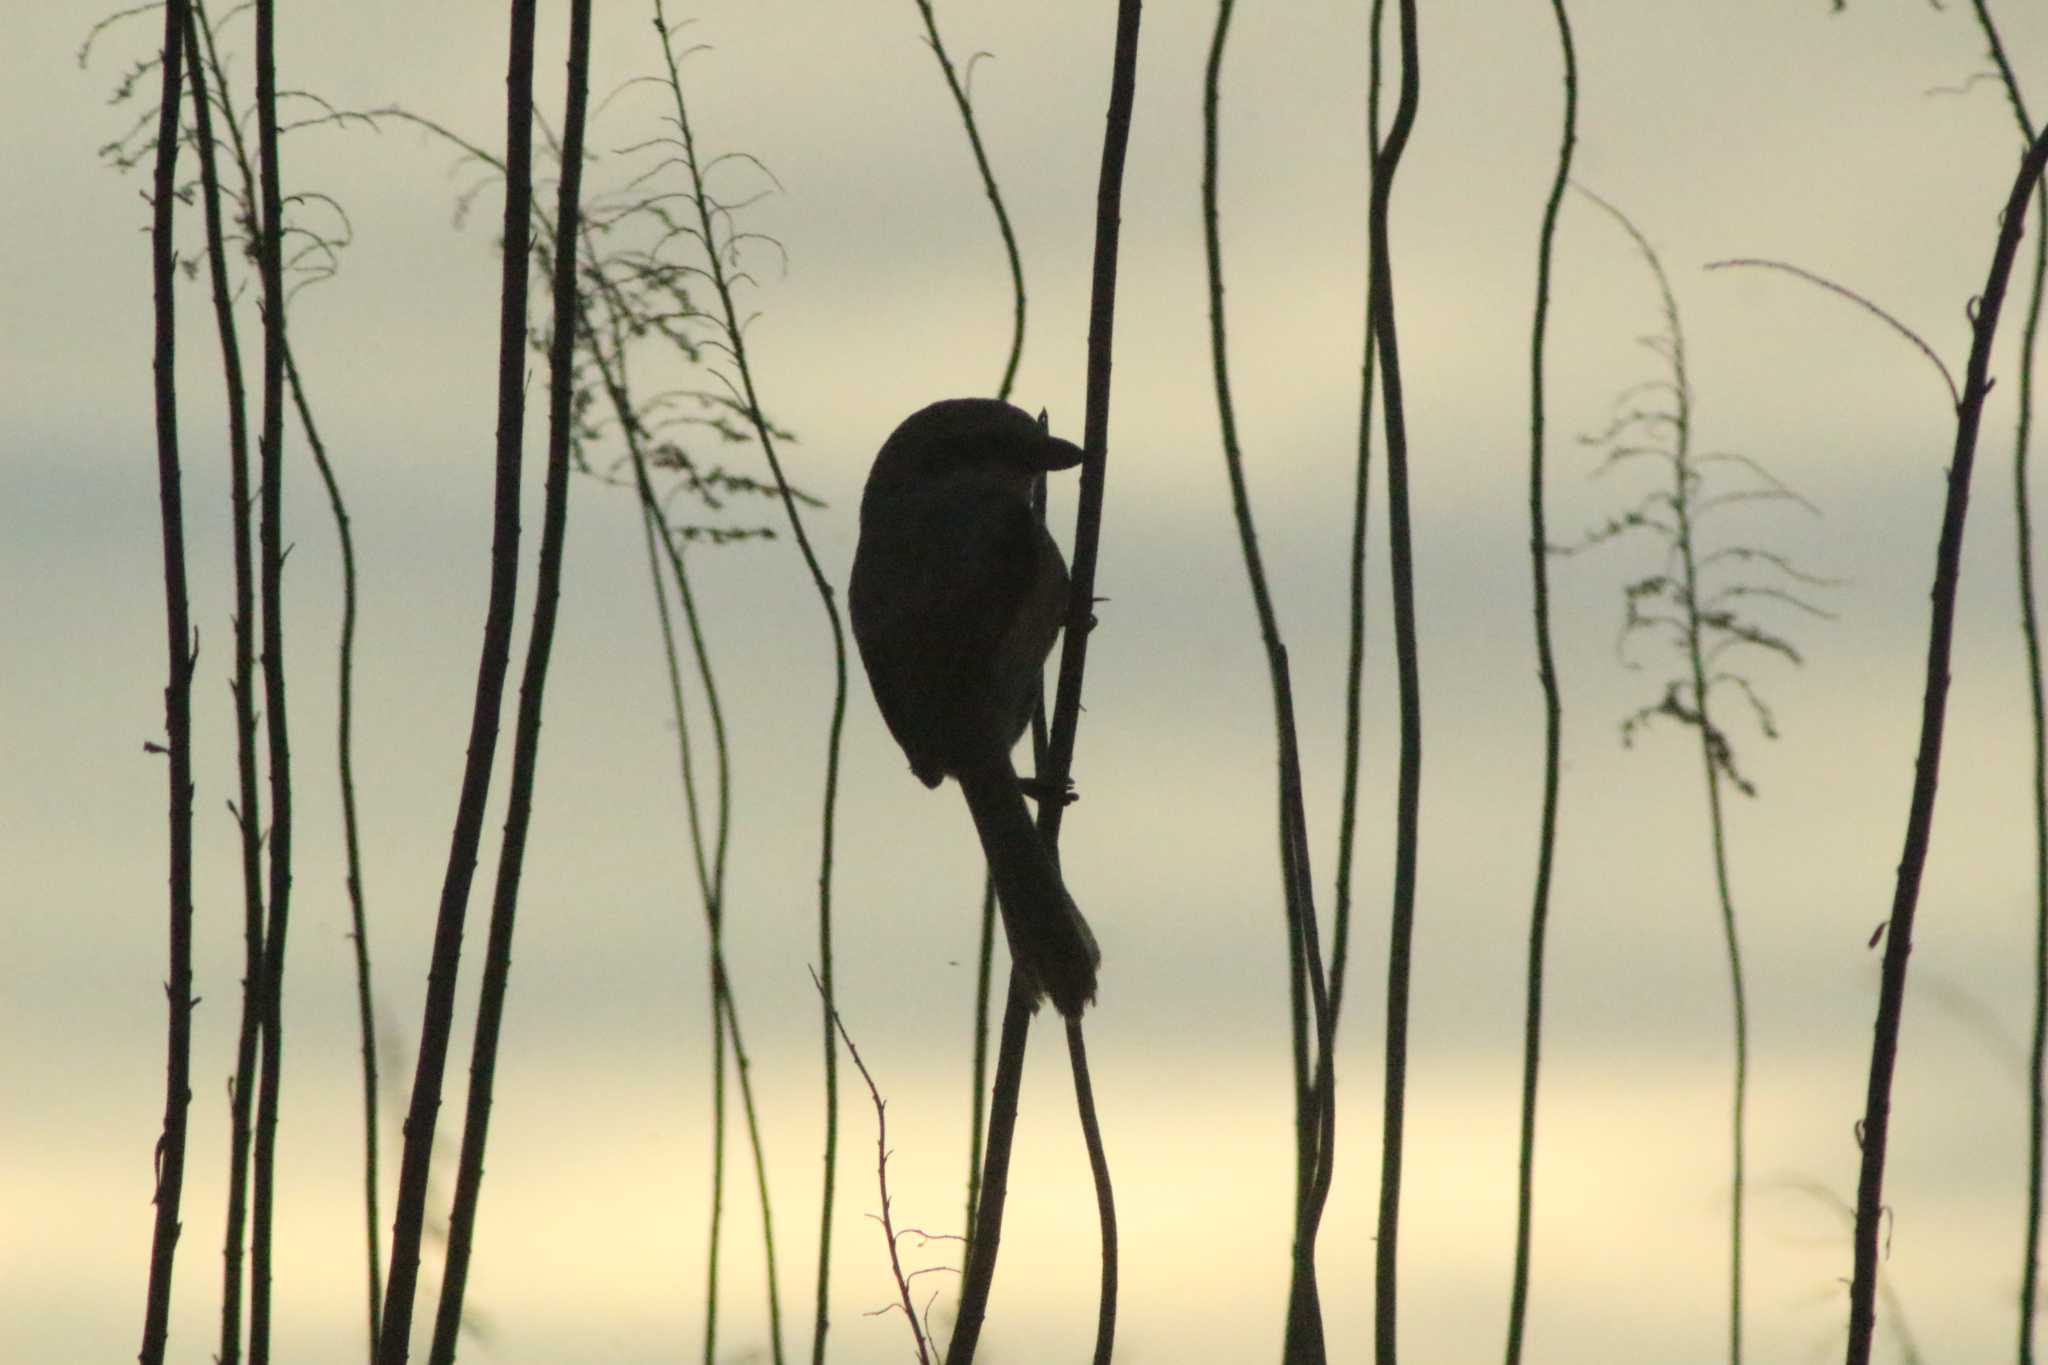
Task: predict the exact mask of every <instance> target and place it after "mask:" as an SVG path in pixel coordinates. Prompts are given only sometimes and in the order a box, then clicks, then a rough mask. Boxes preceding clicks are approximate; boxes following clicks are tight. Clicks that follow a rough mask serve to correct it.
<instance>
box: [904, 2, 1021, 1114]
mask: <svg viewBox="0 0 2048 1365" xmlns="http://www.w3.org/2000/svg"><path fill="white" fill-rule="evenodd" d="M916 4H917V12H918V13H919V14H920V15H922V16H923V18H924V32H925V41H926V42H928V43H930V44H931V49H932V56H933V57H935V58H936V59H937V60H938V63H939V70H940V72H941V73H943V74H944V75H945V77H946V89H947V90H949V91H951V92H952V95H953V103H954V105H955V106H957V107H958V108H959V110H960V125H961V127H963V128H964V129H966V131H967V145H968V146H969V147H970V148H971V149H972V150H973V152H974V168H975V169H976V170H977V171H979V172H980V173H981V185H982V188H983V189H984V190H986V191H987V193H988V203H989V207H990V208H992V209H994V210H995V215H996V231H998V232H1000V233H1001V234H1002V237H1003V254H1004V255H1005V256H1007V257H1008V258H1009V262H1010V297H1011V300H1012V302H1013V303H1014V305H1015V307H1014V308H1013V309H1012V310H1011V326H1010V356H1009V359H1008V360H1006V361H1004V362H1003V381H1002V383H1000V384H998V385H997V386H996V397H997V398H1004V399H1006V398H1008V397H1009V396H1010V386H1011V385H1012V384H1014V383H1015V382H1016V379H1017V363H1018V362H1019V361H1020V360H1022V359H1023V358H1024V258H1023V257H1022V256H1021V255H1019V254H1018V251H1017V234H1016V233H1015V232H1014V231H1012V230H1011V227H1010V214H1009V211H1008V210H1007V209H1005V208H1004V207H1003V196H1002V193H1001V191H999V190H998V189H997V188H996V173H995V171H994V170H992V169H991V168H990V166H989V164H988V151H987V149H986V148H984V147H983V146H982V145H981V129H980V128H979V127H978V126H977V125H976V124H975V121H974V105H973V103H972V102H971V101H970V100H969V99H968V98H967V88H966V86H964V85H962V84H961V81H960V76H959V73H958V72H957V71H955V70H954V69H953V61H952V59H951V58H950V57H948V56H947V55H946V45H945V44H944V43H942V42H940V41H939V21H938V19H937V18H936V17H935V16H934V15H933V14H932V0H916ZM969 65H970V66H972V65H973V64H972V63H971V62H970V63H969ZM976 1093H979V1091H978V1090H977V1092H976Z"/></svg>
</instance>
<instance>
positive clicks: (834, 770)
mask: <svg viewBox="0 0 2048 1365" xmlns="http://www.w3.org/2000/svg"><path fill="white" fill-rule="evenodd" d="M654 27H655V31H656V32H657V33H659V34H660V35H661V51H662V58H663V61H664V63H665V65H666V67H667V76H668V88H669V92H670V94H671V95H672V96H673V97H674V102H675V130H676V136H677V137H678V139H680V142H681V161H682V166H683V169H684V170H685V171H686V173H687V174H688V176H689V191H688V197H689V199H690V200H691V201H692V203H693V205H694V207H695V209H696V215H697V230H698V232H699V234H700V236H699V241H700V242H701V244H702V245H703V248H704V253H705V272H706V273H707V274H708V275H709V276H710V279H711V285H712V288H713V289H714V290H715V291H716V292H717V294H718V306H719V316H718V319H717V321H718V322H719V324H720V325H721V327H722V328H723V331H724V345H725V349H726V351H727V353H728V354H729V355H730V356H731V357H732V367H733V371H734V377H735V378H736V379H737V380H738V388H739V393H740V396H741V398H742V399H743V401H744V405H745V414H744V415H745V417H746V420H747V422H748V423H749V425H751V426H752V428H753V431H754V436H755V439H756V440H758V441H759V442H760V445H761V454H762V455H763V457H764V458H766V459H767V461H768V468H769V470H770V471H771V472H772V473H773V474H774V476H775V487H776V490H777V491H778V492H779V493H780V494H781V497H782V506H783V510H784V512H785V513H786V514H787V515H788V517H789V525H790V531H791V533H792V534H793V535H794V536H795V538H796V543H797V549H798V550H799V552H801V554H802V555H803V560H804V566H805V568H807V569H808V570H809V571H810V575H811V583H812V586H813V587H814V588H816V590H817V593H818V601H819V603H820V605H822V606H823V607H824V609H825V618H826V622H827V624H828V625H829V626H830V628H831V633H832V676H833V687H832V715H831V722H830V725H829V727H828V735H827V739H826V747H825V792H824V799H823V803H822V805H823V811H822V815H821V818H820V838H819V844H820V848H819V854H818V958H819V962H818V977H819V980H820V982H821V983H822V990H821V994H822V996H823V1000H824V1003H823V1010H824V1020H823V1023H824V1049H825V1153H824V1166H825V1174H824V1189H823V1191H822V1193H821V1195H820V1197H819V1225H818V1279H817V1307H816V1313H815V1316H814V1317H813V1319H812V1329H811V1359H812V1362H813V1365H824V1359H825V1332H826V1327H827V1324H828V1322H829V1312H828V1310H829V1306H830V1288H831V1270H832V1208H833V1191H834V1188H835V1185H836V1183H837V1179H838V1154H839V1050H838V1047H837V1045H836V1043H835V1041H834V1038H833V1028H832V1008H833V1005H834V1003H835V997H834V995H833V987H832V852H833V835H834V820H835V816H836V814H837V810H838V799H839V747H840V735H841V732H842V731H843V730H844V728H845V723H846V631H845V627H844V626H843V625H842V624H841V622H840V619H839V608H838V606H837V604H836V603H835V601H834V599H833V592H832V584H831V582H830V581H829V580H828V579H827V578H826V577H825V570H824V568H823V566H822V565H820V563H819V562H818V555H817V552H816V550H815V549H813V548H812V545H811V538H810V535H809V533H808V532H807V531H806V530H805V529H804V521H803V515H802V513H801V512H799V511H798V509H797V501H796V498H795V496H794V494H793V493H792V491H791V489H790V484H789V479H788V477H787V476H786V475H785V474H784V473H783V468H782V460H781V457H780V456H778V455H777V454H776V450H775V433H774V431H773V429H772V428H771V427H770V426H769V424H768V419H767V417H766V415H765V414H764V413H763V412H762V408H761V399H760V394H759V393H758V391H757V390H756V387H755V384H754V371H753V367H752V366H751V365H750V364H749V363H748V361H747V347H746V337H745V328H744V324H743V320H742V319H741V317H740V313H739V307H738V305H737V304H736V303H735V302H734V299H733V290H734V287H735V284H736V279H735V277H734V274H733V271H732V270H731V269H730V268H729V267H728V264H727V258H726V253H727V251H728V250H729V249H730V248H731V246H732V238H731V236H730V231H729V230H728V232H727V235H726V237H725V238H724V239H723V242H721V238H720V235H719V231H718V226H717V222H716V221H715V220H716V217H717V216H718V215H717V213H716V212H714V208H713V202H712V199H711V195H710V191H709V190H708V189H707V188H706V186H705V183H704V175H705V171H706V166H705V163H704V162H703V161H702V160H700V159H699V158H698V155H697V141H696V135H695V134H694V133H693V132H692V131H691V128H690V114H689V109H688V107H687V105H686V104H685V102H684V99H683V80H682V73H681V70H680V68H679V66H678V59H677V56H676V51H675V45H674V41H673V34H672V32H671V31H670V28H669V25H668V21H667V18H666V16H665V14H664V12H663V7H662V0H655V3H654ZM769 1316H770V1319H771V1324H772V1325H771V1329H770V1330H771V1344H772V1346H773V1348H774V1352H775V1358H776V1360H777V1361H778V1362H779V1361H780V1360H781V1359H782V1340H781V1336H782V1334H781V1326H780V1313H779V1310H778V1309H777V1307H776V1305H775V1303H774V1293H773V1282H772V1279H771V1284H770V1303H769Z"/></svg>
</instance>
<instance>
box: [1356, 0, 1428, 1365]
mask: <svg viewBox="0 0 2048 1365" xmlns="http://www.w3.org/2000/svg"><path fill="white" fill-rule="evenodd" d="M1400 13H1401V95H1400V100H1399V102H1398V103H1397V104H1396V105H1395V108H1394V122H1393V125H1392V126H1391V127H1390V128H1389V129H1388V131H1387V141H1386V145H1385V146H1384V147H1383V148H1382V149H1381V150H1380V152H1379V154H1378V157H1377V159H1376V162H1375V174H1374V175H1373V183H1372V200H1371V206H1370V208H1369V210H1368V222H1369V225H1370V231H1371V241H1372V296H1373V303H1372V315H1373V330H1374V332H1375V333H1376V334H1377V335H1378V337H1379V346H1380V390H1381V395H1382V399H1383V410H1382V419H1383V421H1384V422H1385V424H1386V435H1387V542H1388V544H1387V559H1388V563H1389V566H1390V569H1391V573H1392V578H1393V596H1394V656H1395V667H1396V672H1397V674H1398V677H1399V690H1400V699H1401V758H1400V773H1399V776H1398V778H1397V780H1396V797H1395V830H1394V896H1393V912H1392V915H1391V921H1392V922H1391V924H1390V926H1389V929H1388V952H1387V1035H1386V1073H1385V1074H1386V1080H1385V1099H1384V1112H1383V1117H1382V1136H1381V1145H1380V1206H1379V1222H1378V1244H1377V1247H1376V1248H1375V1249H1376V1252H1377V1255H1376V1263H1375V1267H1374V1279H1373V1284H1374V1298H1373V1350H1374V1359H1375V1361H1376V1362H1377V1365H1394V1362H1395V1359H1396V1346H1395V1325H1396V1306H1397V1298H1396V1292H1395V1291H1396V1287H1397V1269H1398V1266H1399V1246H1400V1220H1401V1157H1402V1141H1403V1135H1404V1130H1405V1126H1406V1094H1407V1085H1408V993H1409V983H1410V979H1411V976H1410V974H1411V962H1412V952H1413V943H1414V935H1415V868H1416V848H1417V843H1418V841H1419V839H1420V836H1421V811H1422V676H1421V664H1420V660H1419V658H1418V655H1417V646H1416V628H1415V564H1414V548H1413V545H1412V532H1411V530H1410V527H1409V515H1408V423H1407V410H1406V407H1405V406H1404V403H1403V400H1402V391H1401V355H1400V344H1399V337H1400V333H1399V330H1398V328H1397V327H1396V326H1395V321H1394V272H1393V262H1392V255H1391V248H1390V247H1389V245H1388V236H1387V208H1388V203H1389V201H1390V200H1391V198H1392V195H1393V187H1394V172H1395V170H1396V169H1397V168H1398V167H1399V165H1400V161H1401V154H1402V153H1403V151H1405V150H1406V149H1407V146H1408V137H1409V134H1410V132H1411V131H1412V130H1413V129H1414V127H1415V109H1416V104H1417V102H1418V100H1419V98H1420V94H1421V82H1422V71H1421V56H1420V50H1419V44H1418V41H1417V36H1416V25H1417V19H1416V14H1415V0H1401V10H1400Z"/></svg>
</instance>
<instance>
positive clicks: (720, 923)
mask: <svg viewBox="0 0 2048 1365" xmlns="http://www.w3.org/2000/svg"><path fill="white" fill-rule="evenodd" d="M591 235H592V234H591V231H590V228H589V225H588V223H587V222H586V224H585V227H584V239H585V241H586V243H588V242H589V241H590V240H591ZM593 252H594V248H593ZM600 283H601V275H600ZM594 293H595V294H596V296H597V297H598V298H599V299H600V300H601V301H602V302H603V304H604V307H605V310H606V315H607V316H606V324H607V325H606V335H605V336H603V337H600V335H599V334H598V332H597V330H596V328H595V327H593V326H592V324H591V321H590V319H589V317H588V314H587V312H586V313H585V314H584V315H583V320H582V324H581V325H582V330H583V333H584V335H585V336H586V337H587V338H588V340H589V346H590V352H591V356H592V359H593V361H594V362H595V364H596V366H597V371H598V378H599V380H600V382H601V383H602V384H603V385H604V388H605V392H606V395H607V396H608V397H609V398H610V400H611V404H612V412H613V415H614V416H615V417H616V418H617V420H618V423H619V430H620V433H621V435H622V436H623V437H624V440H625V443H626V452H627V456H628V458H629V459H630V460H631V462H632V466H633V483H634V488H635V490H636V492H637V493H638V496H639V505H640V523H641V528H642V530H643V531H644V533H645V539H646V545H647V563H648V571H649V576H650V577H651V579H652V580H653V586H654V606H655V614H656V617H657V619H658V620H659V622H660V626H661V640H662V659H663V662H664V664H665V665H666V666H667V669H668V681H669V698H670V705H671V712H672V714H673V716H674V718H675V725H676V746H677V750H678V754H679V759H680V764H681V769H682V784H683V802H684V808H685V810H686V812H687V814H688V817H689V826H690V847H691V851H692V853H693V855H694V860H695V864H696V870H697V886H698V892H699V894H700V896H701V897H702V900H703V903H704V915H705V921H706V928H707V930H708V938H709V947H710V952H709V958H710V976H711V1049H712V1051H711V1128H712V1138H711V1141H712V1158H711V1209H710V1215H709V1224H710V1230H709V1242H710V1247H709V1250H708V1252H707V1255H706V1267H705V1292H704V1359H705V1362H706V1365H710V1362H711V1361H712V1360H713V1359H714V1358H715V1355H716V1351H717V1344H718V1278H719V1277H718V1269H719V1233H720V1228H721V1225H722V1222H723V1217H724V1210H725V1052H726V1036H727V1019H728V1017H730V1019H731V1036H732V1038H733V1046H734V1050H735V1053H736V1055H738V1056H741V1057H744V1052H743V1051H742V1050H741V1049H740V1047H739V1037H740V1033H739V1004H738V1001H737V1000H736V999H735V998H734V996H733V993H732V983H731V979H730V977H729V976H728V975H727V972H726V966H725V940H724V925H725V857H726V849H727V846H728V836H729V833H730V830H731V825H732V820H731V815H732V778H731V762H730V750H729V748H728V746H727V743H726V733H725V710H724V707H723V706H721V705H720V703H719V697H718V683H717V678H716V675H715V674H714V673H713V671H712V668H711V653H710V650H709V648H708V646H707V644H706V641H705V637H704V629H703V622H702V621H701V620H700V619H699V617H698V614H697V600H696V595H695V594H694V593H693V592H692V591H691V588H690V577H689V574H688V573H687V572H686V571H685V569H684V566H683V555H682V551H681V549H680V548H679V547H678V546H677V544H676V540H675V537H674V536H672V535H671V534H670V533H669V529H668V526H667V523H666V522H665V520H664V518H663V516H662V511H661V502H660V499H659V498H658V497H657V496H656V494H655V491H654V483H653V480H652V478H651V477H650V475H649V473H648V459H647V449H646V440H645V434H644V430H643V427H642V423H641V421H640V418H639V415H638V413H637V412H636V410H635V409H634V407H633V401H632V398H631V396H630V394H629V393H628V390H627V376H626V351H625V346H626V336H627V330H628V329H627V325H626V320H625V318H624V316H623V314H622V311H621V309H622V307H623V305H622V302H621V300H620V298H619V296H618V294H617V293H616V292H615V291H613V290H611V289H608V288H603V287H600V288H598V289H596V290H595V291H594ZM581 307H582V305H581V304H579V308H581ZM657 537H658V538H659V544H660V547H661V552H662V553H664V554H665V555H666V556H667V559H668V564H669V571H670V574H671V576H672V577H673V579H674V581H675V585H676V594H677V596H678V598H679V599H680V601H681V603H682V607H683V615H684V622H685V625H686V626H687V628H688V631H689V637H690V651H691V655H692V657H693V658H695V660H696V662H697V677H698V681H699V683H700V684H701V685H702V687H703V690H704V706H705V710H706V711H707V713H708V714H709V716H710V720H711V734H712V743H713V749H714V754H715V757H716V759H717V817H716V818H717V826H716V830H715V832H714V835H713V844H714V846H713V851H712V853H711V855H710V857H709V858H707V857H706V853H705V840H704V830H703V817H702V814H701V811H700V809H699V805H698V801H697V777H696V767H695V763H694V760H693V758H692V749H691V744H690V727H689V713H688V711H687V710H686V708H685V707H684V705H683V680H682V674H681V671H680V668H679V666H678V664H677V661H676V653H677V651H676V638H675V629H674V626H673V625H672V623H671V621H670V619H669V609H668V598H667V594H666V593H665V592H664V591H663V589H662V584H661V566H660V561H659V559H658V558H657V552H656V542H657ZM740 1093H741V1103H742V1105H743V1107H744V1108H745V1110H746V1122H747V1127H748V1131H749V1132H750V1133H753V1134H755V1135H756V1140H755V1143H754V1160H755V1168H756V1169H755V1174H756V1178H757V1181H758V1183H759V1186H760V1189H761V1192H762V1203H761V1217H762V1226H763V1228H764V1229H771V1231H770V1233H769V1236H770V1237H772V1235H773V1234H772V1227H773V1220H772V1219H771V1218H770V1216H769V1209H768V1201H767V1178H768V1177H767V1168H766V1160H765V1155H764V1153H763V1151H762V1148H761V1145H760V1142H759V1140H758V1134H759V1123H758V1120H757V1118H756V1115H755V1112H754V1101H753V1089H752V1084H751V1081H750V1079H749V1078H748V1076H747V1073H746V1071H745V1070H744V1069H742V1070H741V1072H740Z"/></svg>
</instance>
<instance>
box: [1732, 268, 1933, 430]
mask: <svg viewBox="0 0 2048 1365" xmlns="http://www.w3.org/2000/svg"><path fill="white" fill-rule="evenodd" d="M1737 266H1747V267H1750V268H1753V269H1759V270H1782V271H1784V272H1785V273H1786V274H1788V275H1796V276H1797V277H1798V278H1800V279H1802V280H1805V281H1806V282H1807V283H1808V284H1812V285H1818V286H1820V287H1821V288H1822V289H1825V290H1827V291H1828V292H1829V293H1830V294H1833V295H1835V296H1836V297H1838V298H1844V299H1847V300H1848V301H1849V302H1851V303H1853V304H1855V305H1856V306H1857V307H1858V308H1861V309H1862V310H1863V311H1864V312H1866V313H1869V314H1870V315H1871V316H1872V317H1874V318H1876V319H1877V320H1878V321H1880V322H1882V323H1884V325H1885V326H1887V327H1889V328H1891V329H1892V330H1893V331H1894V332H1897V333H1898V334H1899V335H1900V336H1902V337H1904V338H1905V339H1906V340H1907V341H1909V342H1911V343H1912V345H1913V349H1915V350H1917V351H1918V352H1920V354H1921V355H1924V356H1926V357H1927V361H1928V363H1929V364H1931V365H1932V366H1934V368H1935V371H1936V372H1937V373H1939V374H1940V375H1941V382H1942V383H1944V384H1946V385H1948V397H1949V402H1950V403H1951V404H1960V403H1961V402H1962V401H1963V400H1962V396H1961V395H1960V394H1958V393H1957V392H1956V378H1955V376H1954V375H1952V374H1950V373H1949V372H1948V366H1947V365H1946V364H1944V363H1943V362H1942V359H1941V357H1940V356H1938V355H1936V354H1935V353H1934V348H1933V347H1932V346H1929V345H1928V344H1927V342H1926V341H1925V340H1923V339H1922V338H1921V336H1920V334H1919V333H1918V332H1916V331H1914V330H1913V329H1912V328H1911V327H1908V326H1907V325H1906V324H1905V323H1903V322H1900V321H1899V320H1898V319H1897V318H1895V317H1893V316H1892V315H1891V314H1890V313H1888V312H1886V311H1885V310H1884V309H1882V308H1880V307H1878V306H1877V304H1875V303H1873V302H1872V301H1871V300H1869V299H1867V298H1865V297H1864V296H1863V295H1861V294H1859V293H1857V292H1856V291H1855V290H1853V289H1851V288H1849V287H1848V286H1847V285H1841V284H1836V283H1835V282H1834V281H1833V280H1831V279H1828V278H1827V277H1826V276H1825V275H1818V274H1815V273H1814V272H1813V271H1811V270H1808V269H1806V268H1805V267H1803V266H1797V265H1793V264H1792V263H1790V262H1789V261H1769V260H1761V259H1758V258H1755V257H1739V258H1736V259H1733V260H1726V261H1709V262H1707V267H1706V268H1707V269H1709V270H1727V269H1730V268H1732V267H1737Z"/></svg>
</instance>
